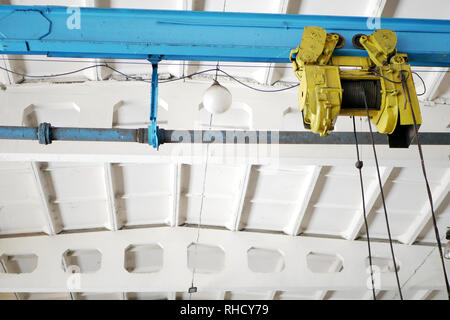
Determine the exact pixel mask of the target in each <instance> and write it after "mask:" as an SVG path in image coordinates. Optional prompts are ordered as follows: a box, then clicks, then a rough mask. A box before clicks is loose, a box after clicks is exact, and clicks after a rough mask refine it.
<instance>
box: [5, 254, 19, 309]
mask: <svg viewBox="0 0 450 320" xmlns="http://www.w3.org/2000/svg"><path fill="white" fill-rule="evenodd" d="M2 258H3V257H1V256H0V270H2V272H3V273H8V269H7V268H6V265H5V263H4V262H3V259H2ZM0 273H1V272H0ZM13 294H14V297H15V298H16V300H20V296H19V295H18V294H17V293H16V292H14V293H13ZM0 300H1V299H0Z"/></svg>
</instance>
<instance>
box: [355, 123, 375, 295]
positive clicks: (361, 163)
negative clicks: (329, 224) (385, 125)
mask: <svg viewBox="0 0 450 320" xmlns="http://www.w3.org/2000/svg"><path fill="white" fill-rule="evenodd" d="M352 119H353V133H354V135H355V146H356V158H357V161H356V164H355V166H356V168H357V169H358V172H359V181H360V185H361V197H362V205H363V217H364V226H365V228H366V237H367V249H368V251H369V266H370V280H371V282H372V295H373V300H377V294H376V292H375V282H374V280H373V264H372V249H371V247H370V236H369V224H368V223H367V214H366V200H365V197H364V184H363V177H362V167H363V162H362V161H361V160H360V157H359V147H358V136H357V134H356V123H355V117H352Z"/></svg>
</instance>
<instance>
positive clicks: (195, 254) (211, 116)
mask: <svg viewBox="0 0 450 320" xmlns="http://www.w3.org/2000/svg"><path fill="white" fill-rule="evenodd" d="M212 118H213V115H212V114H211V115H210V117H209V130H211V126H212ZM208 158H209V143H208V144H206V155H205V167H204V170H203V184H202V194H201V198H200V211H199V215H198V224H197V236H196V239H195V250H194V257H195V259H194V261H196V262H197V253H198V244H199V241H200V229H201V227H202V214H203V201H204V197H205V189H206V174H207V172H208ZM195 271H196V270H195V267H194V268H192V279H191V289H193V288H195V290H196V291H195V292H197V288H196V287H195V286H194V280H195ZM191 299H192V292H189V300H191Z"/></svg>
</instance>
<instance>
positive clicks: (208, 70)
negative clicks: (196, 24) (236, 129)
mask: <svg viewBox="0 0 450 320" xmlns="http://www.w3.org/2000/svg"><path fill="white" fill-rule="evenodd" d="M97 67H105V68H108V69H110V70H112V71H114V72H116V73H118V74H120V75H122V76H124V77H125V78H127V79H132V80H135V81H141V82H146V83H151V82H152V81H151V79H143V78H140V77H135V76H131V75H128V74H126V73H123V72H121V71H119V70H117V69H116V68H114V67H111V66H110V65H108V64H106V63H104V64H96V65H92V66H88V67H84V68H80V69H76V70H72V71H68V72H63V73H56V74H50V75H29V74H25V73H21V72H17V71H13V70H10V69H8V68H4V67H1V66H0V70H4V71H6V72H9V73H12V74H15V75H19V76H21V77H24V78H56V77H62V76H67V75H71V74H75V73H78V72H82V71H85V70H88V69H92V68H97ZM213 71H214V72H216V73H217V72H221V73H223V74H225V75H226V76H227V77H229V78H230V79H232V80H234V81H236V82H237V83H239V84H241V85H243V86H245V87H247V88H249V89H252V90H255V91H259V92H281V91H285V90H290V89H292V88H296V87H298V86H299V85H300V84H295V85H293V86H290V87H286V88H281V89H273V90H266V89H259V88H255V87H252V86H250V85H248V84H246V83H244V82H242V81H240V80H238V79H237V78H235V77H233V76H232V75H230V74H228V73H227V72H225V71H223V70H222V69H220V68H218V67H216V68H214V69H207V70H202V71H198V72H194V73H191V74H188V75H185V76H182V77H177V78H173V79H168V80H161V81H158V84H163V83H168V82H174V81H179V80H183V79H186V78H190V77H193V76H196V75H199V74H203V73H207V72H213Z"/></svg>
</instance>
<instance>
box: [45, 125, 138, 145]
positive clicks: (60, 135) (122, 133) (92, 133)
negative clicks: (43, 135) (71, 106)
mask: <svg viewBox="0 0 450 320" xmlns="http://www.w3.org/2000/svg"><path fill="white" fill-rule="evenodd" d="M51 135H52V139H53V140H64V141H118V142H139V139H138V135H139V131H138V130H136V129H134V130H127V129H95V128H52V129H51Z"/></svg>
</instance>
